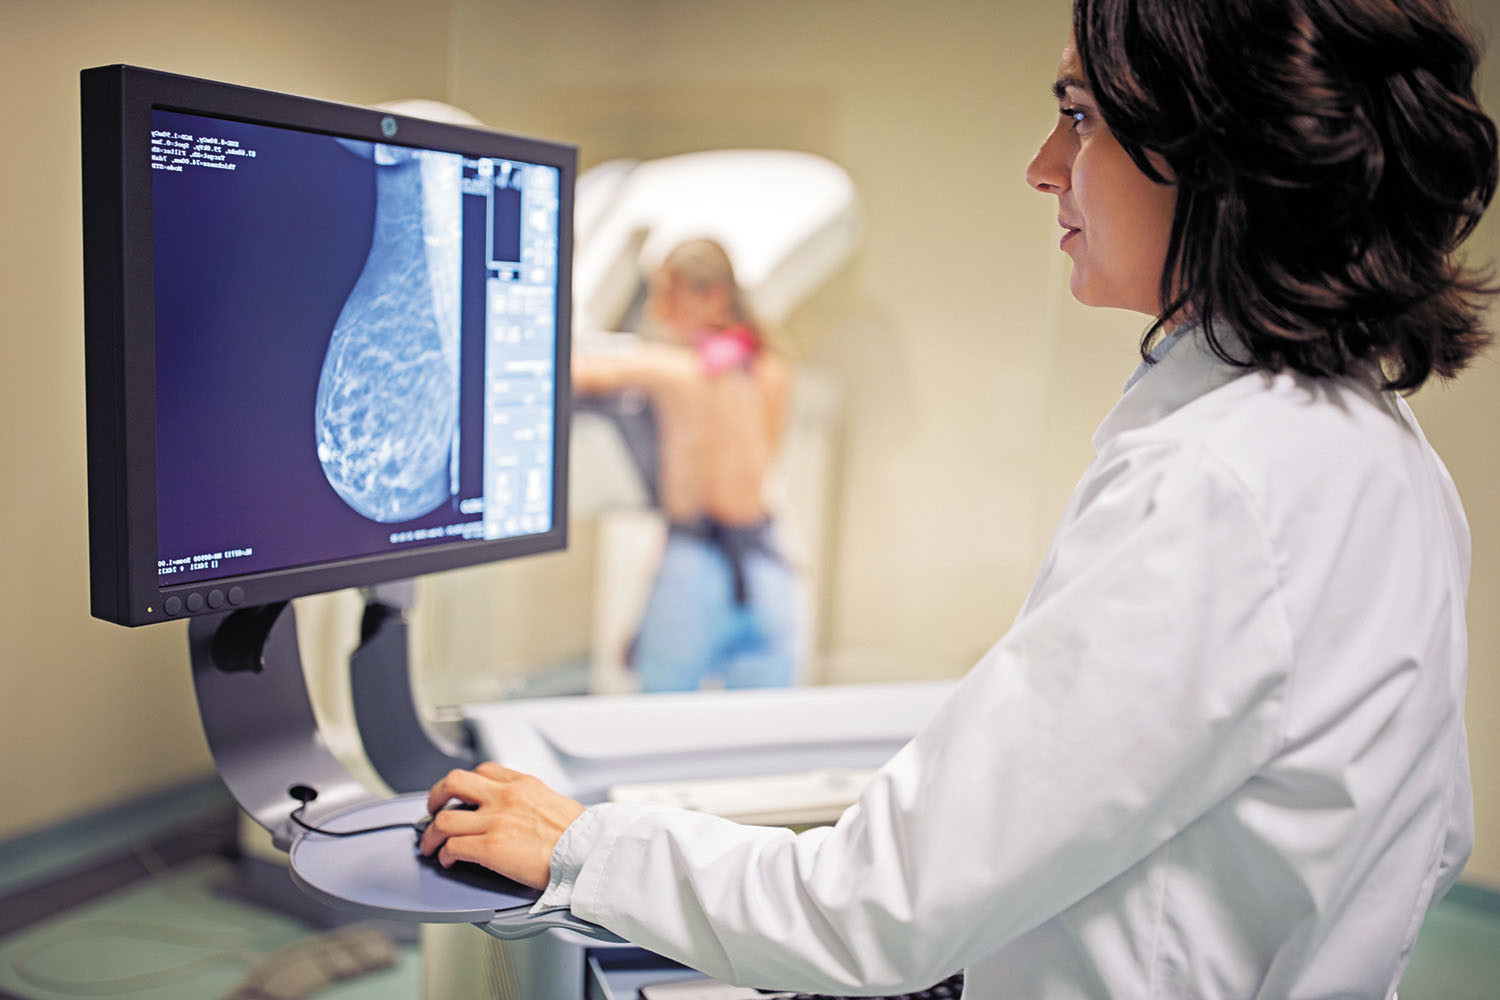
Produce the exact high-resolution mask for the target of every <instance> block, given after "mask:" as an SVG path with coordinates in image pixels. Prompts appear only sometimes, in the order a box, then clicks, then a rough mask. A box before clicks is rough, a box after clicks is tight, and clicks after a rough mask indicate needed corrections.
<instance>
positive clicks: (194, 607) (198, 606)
mask: <svg viewBox="0 0 1500 1000" xmlns="http://www.w3.org/2000/svg"><path fill="white" fill-rule="evenodd" d="M187 609H188V610H189V611H202V610H203V595H202V594H189V595H188V596H187Z"/></svg>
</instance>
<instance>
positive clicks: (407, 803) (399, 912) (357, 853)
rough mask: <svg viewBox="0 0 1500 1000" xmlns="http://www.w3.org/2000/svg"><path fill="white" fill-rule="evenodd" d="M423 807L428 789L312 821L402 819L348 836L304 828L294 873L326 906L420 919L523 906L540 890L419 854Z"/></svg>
mask: <svg viewBox="0 0 1500 1000" xmlns="http://www.w3.org/2000/svg"><path fill="white" fill-rule="evenodd" d="M426 814H427V793H426V792H413V793H410V794H407V795H401V796H397V797H395V798H391V799H385V800H383V801H380V802H367V803H364V804H362V805H357V806H353V807H351V808H349V809H346V810H344V811H343V812H339V813H335V814H333V815H332V816H323V817H319V818H318V819H317V821H316V822H315V823H314V825H316V826H319V827H322V828H324V829H327V830H335V831H342V830H356V829H362V828H364V827H372V826H383V825H385V824H388V823H404V824H407V826H405V827H403V828H398V829H394V830H381V831H379V832H376V833H364V834H359V835H358V836H353V837H330V836H328V835H326V834H321V833H315V832H313V831H310V830H303V831H301V832H300V834H299V835H298V837H297V839H296V840H295V841H293V843H292V849H291V864H292V877H293V879H294V880H296V882H297V883H298V884H299V885H300V886H301V887H302V888H303V889H304V890H305V891H307V892H308V893H309V894H310V895H312V896H313V897H315V898H317V899H320V900H322V901H323V902H325V903H327V904H329V905H330V906H334V907H338V908H339V909H345V910H349V909H352V910H357V911H360V912H363V913H366V914H368V915H370V916H381V917H387V918H391V919H396V920H418V921H422V922H423V923H478V922H481V921H486V920H489V919H491V918H492V917H494V916H495V914H496V913H497V912H500V911H504V910H514V909H518V908H529V907H530V906H531V904H532V903H534V902H536V899H537V897H538V896H540V895H541V892H540V891H538V890H536V889H532V888H529V887H527V886H524V885H522V884H521V883H519V882H515V881H512V880H511V879H508V878H505V877H504V876H501V875H497V874H495V873H494V872H492V871H489V870H488V869H486V868H482V867H480V866H478V865H470V864H457V865H454V866H453V867H452V868H450V869H446V870H445V869H444V868H443V867H442V866H441V865H439V864H438V863H437V862H436V861H435V860H433V859H431V858H424V857H422V856H421V855H420V854H418V853H417V834H416V830H415V827H414V824H415V823H416V822H417V821H418V820H420V819H421V818H422V817H423V816H425V815H426Z"/></svg>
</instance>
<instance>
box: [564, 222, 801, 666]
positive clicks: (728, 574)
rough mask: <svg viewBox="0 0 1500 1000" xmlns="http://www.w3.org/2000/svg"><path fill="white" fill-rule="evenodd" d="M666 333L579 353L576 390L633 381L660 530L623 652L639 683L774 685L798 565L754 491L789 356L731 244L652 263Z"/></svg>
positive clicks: (774, 444) (786, 651) (782, 398)
mask: <svg viewBox="0 0 1500 1000" xmlns="http://www.w3.org/2000/svg"><path fill="white" fill-rule="evenodd" d="M646 313H647V316H648V318H649V319H650V320H651V321H652V323H654V325H655V326H656V328H657V329H658V330H659V331H661V333H662V334H663V337H664V339H661V340H654V341H647V342H644V343H641V344H640V345H638V346H636V347H634V348H632V349H631V350H630V351H629V352H628V353H625V354H611V355H577V356H575V357H574V360H573V387H574V391H575V392H576V393H577V394H578V395H579V396H591V395H595V396H597V395H608V394H616V393H621V392H626V391H631V390H634V391H638V392H641V393H644V394H645V395H646V396H647V398H649V399H650V401H651V403H652V405H653V409H654V410H655V413H656V425H657V428H658V435H659V442H658V446H659V453H660V470H659V473H658V482H657V483H656V487H657V495H658V496H659V497H660V500H661V506H662V511H663V513H664V514H665V516H666V519H667V524H668V530H667V538H666V545H665V548H664V550H663V552H662V557H661V563H660V566H659V567H658V569H657V574H656V580H655V583H654V585H653V588H652V593H651V596H650V599H649V600H648V602H647V605H646V610H645V613H644V615H643V616H642V620H641V624H640V629H639V632H638V634H637V636H636V639H635V642H634V644H633V647H632V651H631V655H630V662H631V665H632V666H633V667H634V668H635V669H636V670H637V671H638V672H639V675H640V682H641V689H642V690H643V691H692V690H696V689H698V688H699V687H701V686H703V685H704V684H705V682H708V683H722V684H723V686H724V687H728V688H744V687H774V686H780V685H786V684H790V683H792V681H793V680H794V675H795V666H796V665H795V660H794V653H793V651H794V646H795V632H796V620H795V617H796V616H795V610H794V609H795V586H794V585H795V577H794V574H793V571H792V569H791V568H790V567H789V566H788V565H787V563H786V562H785V560H784V559H783V558H782V556H781V555H780V553H779V552H778V550H777V547H776V544H775V541H774V538H773V532H772V525H771V517H770V513H769V511H768V510H767V507H766V502H765V498H764V493H765V483H766V476H767V473H768V471H769V470H770V467H771V465H772V462H773V461H774V460H775V457H776V452H777V448H778V446H779V444H780V442H781V437H782V432H783V429H784V424H785V420H786V411H787V397H788V372H787V366H786V364H785V362H784V361H782V359H781V358H779V357H778V356H777V355H776V354H775V353H774V352H773V351H771V350H768V349H767V348H766V346H765V343H764V337H763V333H762V331H761V329H760V328H759V326H758V324H757V323H756V322H755V319H754V317H753V316H752V315H751V312H750V310H749V308H748V307H747V305H746V303H745V296H744V293H743V291H742V290H741V288H740V287H739V284H738V282H737V281H736V279H735V274H734V267H733V264H732V263H731V261H730V258H729V255H728V253H726V252H725V250H724V248H723V247H722V246H720V245H719V244H718V243H715V242H714V241H712V240H704V239H700V240H692V241H689V242H686V243H683V244H682V245H680V246H678V247H677V248H676V249H675V250H673V251H672V252H671V253H670V254H668V255H667V257H666V259H665V260H664V261H663V263H662V265H661V267H660V268H659V269H658V270H657V271H656V273H655V274H653V275H652V276H651V282H650V294H649V297H648V299H647V302H646Z"/></svg>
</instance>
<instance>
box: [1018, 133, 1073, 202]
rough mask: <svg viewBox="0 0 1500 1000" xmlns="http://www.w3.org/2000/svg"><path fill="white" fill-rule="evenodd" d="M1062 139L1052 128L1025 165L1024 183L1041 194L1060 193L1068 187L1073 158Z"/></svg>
mask: <svg viewBox="0 0 1500 1000" xmlns="http://www.w3.org/2000/svg"><path fill="white" fill-rule="evenodd" d="M1063 140H1064V137H1063V136H1062V135H1061V134H1060V132H1059V130H1058V129H1055V128H1054V129H1053V130H1052V132H1051V134H1049V135H1048V136H1047V138H1046V140H1045V141H1044V142H1043V143H1042V148H1041V149H1038V150H1037V151H1036V155H1035V156H1033V157H1032V158H1031V162H1030V163H1029V164H1027V166H1026V183H1027V184H1029V185H1031V186H1032V187H1034V188H1036V189H1037V190H1038V191H1041V192H1042V193H1043V194H1062V193H1063V192H1064V191H1066V190H1067V189H1068V185H1069V175H1070V173H1071V169H1072V163H1073V158H1072V155H1071V154H1070V153H1069V152H1068V151H1067V150H1066V149H1064V147H1065V146H1066V142H1065V141H1063Z"/></svg>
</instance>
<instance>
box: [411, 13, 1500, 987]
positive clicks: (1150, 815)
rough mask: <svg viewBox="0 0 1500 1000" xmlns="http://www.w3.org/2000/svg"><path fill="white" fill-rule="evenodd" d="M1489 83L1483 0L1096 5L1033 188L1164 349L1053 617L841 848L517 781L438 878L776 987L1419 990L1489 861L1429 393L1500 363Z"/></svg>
mask: <svg viewBox="0 0 1500 1000" xmlns="http://www.w3.org/2000/svg"><path fill="white" fill-rule="evenodd" d="M1477 60H1478V55H1477V50H1476V49H1475V48H1474V47H1473V45H1472V44H1471V43H1470V42H1468V41H1467V40H1466V36H1465V35H1464V34H1463V33H1462V31H1461V30H1460V26H1459V25H1458V23H1457V22H1456V21H1455V19H1454V16H1453V14H1452V12H1451V10H1450V9H1449V8H1448V5H1447V4H1446V2H1443V0H1397V2H1389V0H1385V2H1380V0H1279V2H1277V0H1262V2H1256V3H1229V2H1209V0H1199V2H1192V3H1183V2H1182V0H1077V3H1076V6H1075V10H1074V29H1073V37H1072V39H1070V40H1069V42H1068V45H1067V47H1066V49H1065V50H1064V52H1063V57H1062V62H1061V66H1060V68H1059V72H1058V80H1057V83H1056V88H1055V89H1056V94H1057V98H1058V103H1059V118H1058V122H1057V125H1056V127H1055V128H1054V130H1053V131H1052V133H1051V135H1049V136H1048V137H1047V139H1046V141H1045V142H1044V143H1043V145H1042V147H1041V149H1040V151H1039V152H1038V153H1037V155H1036V157H1035V159H1034V160H1033V162H1032V164H1031V166H1030V169H1029V171H1028V180H1029V182H1030V183H1031V185H1032V186H1033V187H1035V188H1036V189H1037V190H1039V191H1041V192H1044V193H1047V194H1050V195H1054V196H1056V198H1057V203H1058V222H1059V224H1060V226H1061V228H1062V250H1063V252H1065V253H1067V254H1068V255H1069V257H1071V258H1072V262H1073V272H1072V290H1073V293H1074V294H1075V295H1076V296H1077V297H1078V298H1079V299H1080V300H1082V301H1083V302H1085V303H1088V304H1093V305H1100V306H1114V307H1124V308H1129V309H1135V310H1138V311H1140V312H1142V313H1145V314H1147V315H1149V316H1151V317H1154V323H1153V325H1152V327H1151V329H1150V331H1149V332H1148V334H1147V341H1145V342H1143V352H1145V353H1146V354H1147V357H1146V359H1145V361H1144V362H1143V363H1142V365H1141V367H1140V369H1139V370H1138V371H1137V372H1136V374H1135V376H1134V377H1132V378H1131V379H1130V381H1129V383H1128V384H1127V386H1126V389H1125V392H1124V395H1123V396H1122V397H1121V399H1120V401H1119V403H1118V404H1117V405H1116V406H1115V407H1114V409H1113V410H1112V411H1111V412H1110V413H1109V415H1108V416H1107V417H1106V418H1105V420H1104V422H1103V424H1102V425H1101V426H1100V427H1099V430H1098V432H1097V433H1096V434H1095V437H1094V444H1095V448H1096V457H1095V459H1094V461H1093V462H1092V464H1091V465H1090V466H1089V468H1088V470H1087V471H1086V472H1085V474H1084V476H1083V479H1082V481H1081V482H1080V483H1079V485H1078V487H1077V490H1076V491H1075V493H1074V494H1073V497H1072V499H1071V501H1070V503H1069V506H1068V508H1067V511H1066V513H1065V515H1064V517H1063V521H1062V524H1061V526H1060V527H1059V529H1058V531H1057V534H1056V536H1055V538H1054V539H1053V542H1052V545H1051V548H1050V551H1049V552H1048V554H1047V557H1046V560H1045V562H1044V564H1043V566H1042V569H1041V572H1040V574H1039V576H1038V578H1037V580H1036V583H1035V585H1034V587H1033V589H1032V592H1031V594H1030V596H1029V597H1028V598H1027V601H1026V603H1025V605H1024V607H1023V608H1022V610H1021V612H1020V614H1019V615H1018V616H1017V619H1016V621H1015V623H1014V625H1013V626H1012V628H1011V629H1010V630H1009V631H1008V632H1007V633H1006V634H1005V635H1004V636H1002V637H1001V638H1000V639H999V641H998V642H997V643H996V644H995V646H994V647H993V648H992V649H991V650H990V651H989V653H988V654H987V655H986V656H985V657H984V658H983V659H982V660H980V662H979V663H978V664H976V665H975V667H974V668H973V670H972V671H971V672H970V673H969V674H968V676H967V677H966V678H965V679H964V680H963V682H962V683H961V685H960V686H959V689H958V691H957V693H956V694H955V695H954V697H953V698H952V699H951V700H950V701H949V702H948V703H947V704H946V705H945V706H944V707H943V708H942V709H941V710H940V711H939V712H938V713H937V716H936V718H934V719H933V720H932V722H931V724H930V725H928V726H927V727H926V728H925V729H924V730H923V731H922V732H921V733H920V734H919V735H918V736H917V737H916V738H915V739H914V740H913V741H912V742H911V743H910V744H909V745H908V746H907V747H905V748H904V749H903V750H902V751H901V752H900V753H899V754H898V755H897V756H896V757H895V758H894V759H893V760H892V761H891V762H890V763H889V764H888V765H887V766H886V767H885V768H883V769H882V770H881V771H880V773H879V774H878V775H877V776H876V778H875V779H874V780H873V781H872V783H871V784H870V785H869V787H868V789H867V790H866V791H865V793H864V795H863V796H862V798H861V799H860V801H859V802H858V804H857V805H855V806H854V807H852V808H851V809H849V810H848V811H847V812H846V813H845V814H844V816H843V817H842V818H841V819H840V821H839V822H838V824H837V825H836V826H833V827H830V828H823V829H816V830H811V831H808V832H805V833H802V834H800V835H793V834H792V833H790V832H788V831H782V830H774V829H764V828H753V827H742V826H737V825H735V824H733V823H730V822H727V821H724V820H720V819H716V818H713V817H709V816H704V815H699V814H694V813H688V812H682V811H676V810H671V809H663V808H644V807H634V806H628V805H622V804H609V805H599V806H593V807H591V808H589V809H587V810H585V809H583V807H582V806H580V805H579V804H578V803H576V802H573V801H572V800H570V799H567V798H565V797H563V796H560V795H557V794H556V793H553V792H551V791H550V790H548V789H546V788H545V787H544V786H542V785H541V784H540V783H539V782H537V781H535V779H531V778H528V777H525V776H520V775H516V774H513V773H512V772H508V771H506V770H504V769H501V768H498V767H495V766H493V765H486V766H483V767H481V768H479V769H478V770H477V771H476V772H455V773H453V774H451V775H449V776H448V777H446V778H444V779H443V780H442V781H441V782H439V783H438V784H437V785H436V786H435V787H434V788H433V790H432V797H431V801H432V804H433V805H434V806H437V805H440V804H441V803H442V802H444V801H446V800H448V799H449V798H450V797H458V798H462V799H465V800H468V801H471V802H475V803H478V805H479V808H478V810H477V811H475V812H460V811H450V812H445V813H443V814H442V815H441V816H440V817H439V819H438V820H437V821H436V822H435V823H434V825H433V826H432V828H431V829H430V830H429V831H428V833H427V834H426V836H425V838H424V840H423V844H422V847H423V850H425V851H428V852H432V851H439V857H440V859H441V860H442V861H443V863H445V864H451V863H453V862H454V861H457V860H467V861H478V862H480V863H483V864H486V865H489V866H490V867H493V868H495V869H498V870H500V871H503V872H505V873H507V874H510V875H512V876H513V877H516V878H518V879H520V880H521V881H524V882H528V883H530V884H532V885H534V886H537V887H539V888H540V887H545V890H546V891H545V893H544V894H543V896H542V898H541V900H540V901H539V904H538V905H539V906H541V907H547V906H567V907H571V909H572V912H573V913H574V914H576V915H578V916H581V917H583V918H585V919H588V920H592V921H595V922H597V923H599V924H602V925H603V926H605V927H608V928H610V929H611V930H614V931H616V932H618V933H619V934H621V935H622V936H624V937H626V938H628V939H630V940H631V941H634V942H637V943H639V944H641V945H643V946H645V947H647V948H650V949H652V950H654V951H657V952H659V953H661V954H664V955H667V956H670V957H673V958H677V959H680V960H681V961H683V962H685V963H687V964H690V965H693V966H695V967H697V968H700V969H703V970H705V971H707V972H709V973H711V974H713V975H716V976H718V977H720V978H723V979H726V980H729V981H732V982H738V983H747V984H752V985H757V986H774V987H780V988H794V989H801V990H809V991H812V990H818V991H823V992H829V993H855V992H859V993H875V992H900V991H903V990H909V989H914V988H919V987H922V986H924V985H926V984H928V983H931V982H934V981H936V980H938V979H941V978H942V977H944V976H945V975H947V974H949V973H951V972H953V971H955V970H958V969H960V968H964V969H966V970H967V984H966V993H965V995H966V996H969V997H1001V996H1004V997H1021V998H1033V997H1104V996H1131V997H1252V996H1253V997H1268V998H1270V997H1276V998H1284V997H1332V996H1339V997H1372V998H1382V997H1389V996H1391V995H1392V993H1393V992H1394V990H1395V987H1396V984H1397V983H1398V982H1399V978H1400V974H1401V971H1402V969H1403V967H1404V965H1405V963H1406V959H1407V957H1408V955H1409V953H1410V949H1411V946H1412V942H1413V940H1414V939H1415V936H1416V934H1417V930H1418V928H1419V927H1420V925H1421V922H1422V918H1423V916H1424V914H1425V913H1426V911H1427V909H1428V907H1429V906H1430V905H1431V904H1432V902H1433V901H1434V900H1435V899H1437V898H1438V897H1439V896H1441V895H1442V893H1443V892H1444V891H1445V890H1446V889H1447V887H1448V886H1449V885H1450V884H1452V882H1453V881H1454V879H1455V878H1456V877H1457V875H1458V872H1459V870H1460V869H1461V868H1462V866H1463V863H1464V860H1465V858H1466V857H1467V855H1468V852H1469V849H1470V846H1471V840H1472V809H1471V803H1470V790H1469V778H1468V766H1467V750H1466V746H1465V737H1464V730H1463V694H1464V685H1465V669H1466V648H1465V625H1464V603H1465V599H1466V590H1467V584H1468V570H1469V539H1468V529H1467V526H1466V523H1465V520H1464V515H1463V511H1462V508H1461V507H1460V505H1459V501H1458V497H1457V494H1456V492H1455V490H1454V488H1453V484H1452V482H1451V480H1450V479H1449V477H1448V475H1447V473H1446V471H1445V470H1444V468H1443V466H1442V464H1441V463H1440V462H1439V460H1438V458H1437V456H1436V455H1435V454H1434V453H1433V451H1432V449H1431V448H1430V447H1429V446H1428V445H1427V443H1426V441H1425V439H1424V438H1423V436H1422V433H1421V431H1420V429H1419V428H1418V427H1417V424H1416V421H1415V420H1414V419H1413V417H1412V415H1411V412H1410V411H1409V410H1408V408H1407V407H1406V405H1405V404H1404V403H1403V402H1402V400H1401V399H1400V397H1399V396H1398V395H1397V393H1398V391H1400V390H1406V389H1411V388H1415V387H1416V386H1418V385H1420V384H1421V383H1422V382H1423V381H1424V380H1425V379H1427V378H1428V377H1429V376H1430V375H1433V374H1436V375H1439V376H1443V377H1447V376H1451V375H1453V374H1455V373H1456V372H1457V371H1458V370H1459V369H1460V368H1461V367H1463V365H1464V363H1465V362H1466V361H1467V360H1469V359H1470V358H1471V357H1472V356H1473V355H1474V354H1475V353H1476V352H1477V351H1478V350H1479V349H1480V348H1481V347H1483V346H1484V344H1485V342H1486V341H1487V339H1488V338H1487V335H1486V334H1485V333H1484V331H1483V329H1482V327H1481V326H1480V319H1479V314H1480V310H1481V307H1482V304H1483V300H1484V298H1485V295H1486V290H1485V289H1484V287H1483V285H1482V282H1481V281H1480V279H1479V278H1477V277H1476V276H1475V275H1474V274H1473V273H1472V272H1469V271H1467V270H1465V269H1464V267H1463V266H1462V264H1461V263H1459V262H1458V261H1456V260H1455V258H1454V253H1455V251H1456V249H1457V247H1458V245H1459V243H1460V242H1461V240H1462V238H1463V237H1464V236H1466V235H1467V234H1468V232H1469V230H1470V229H1472V227H1473V225H1474V224H1475V222H1476V221H1477V219H1478V217H1479V214H1480V213H1481V212H1482V211H1483V209H1484V208H1485V206H1486V205H1487V204H1488V202H1489V200H1490V197H1491V195H1492V193H1493V191H1494V188H1495V183H1496V146H1497V144H1496V133H1495V128H1494V126H1493V125H1492V124H1491V122H1490V120H1489V119H1488V118H1487V117H1485V115H1484V114H1483V113H1482V112H1481V110H1480V109H1479V107H1478V105H1477V102H1476V99H1475V95H1474V88H1473V79H1474V74H1475V70H1476V67H1477ZM1148 348H1149V350H1148Z"/></svg>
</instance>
